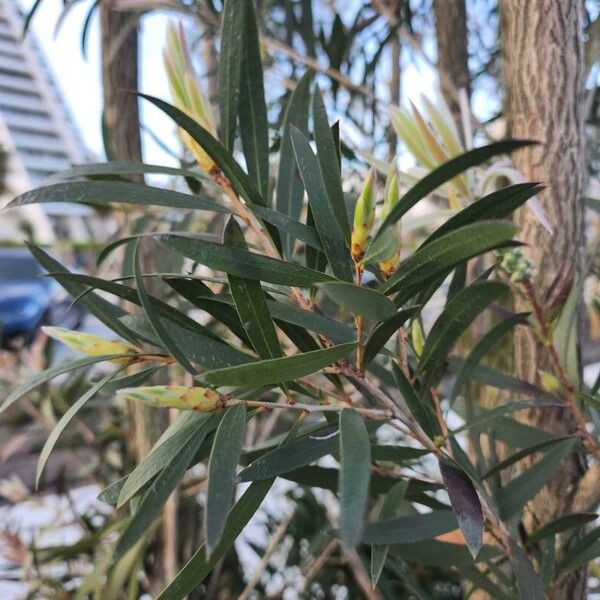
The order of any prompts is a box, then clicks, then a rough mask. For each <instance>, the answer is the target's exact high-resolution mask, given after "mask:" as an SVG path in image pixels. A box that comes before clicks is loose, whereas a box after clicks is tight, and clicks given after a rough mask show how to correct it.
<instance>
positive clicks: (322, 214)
mask: <svg viewBox="0 0 600 600" xmlns="http://www.w3.org/2000/svg"><path fill="white" fill-rule="evenodd" d="M291 139H292V146H293V148H294V154H295V155H296V162H297V163H298V169H299V170H300V175H301V176H302V180H303V181H304V187H305V188H306V193H307V195H308V201H309V204H310V209H311V211H312V214H313V218H314V222H315V227H316V229H317V232H318V234H319V238H320V240H321V244H322V245H323V251H324V252H325V255H326V256H327V261H328V262H329V266H330V267H331V270H332V271H333V274H334V275H335V276H336V277H337V278H338V279H341V280H343V281H352V276H353V272H352V265H351V262H350V251H349V248H348V240H347V239H345V238H344V233H343V231H342V229H341V227H340V225H339V223H338V221H337V217H336V215H335V213H334V211H333V208H332V206H331V204H330V200H329V196H328V194H327V190H326V188H325V182H324V181H323V175H322V173H321V169H320V166H319V162H318V160H317V157H316V156H315V155H314V153H313V151H312V149H311V147H310V144H309V142H308V140H307V139H306V136H305V135H304V134H303V133H302V132H301V131H300V130H299V129H297V128H296V127H294V126H292V127H291Z"/></svg>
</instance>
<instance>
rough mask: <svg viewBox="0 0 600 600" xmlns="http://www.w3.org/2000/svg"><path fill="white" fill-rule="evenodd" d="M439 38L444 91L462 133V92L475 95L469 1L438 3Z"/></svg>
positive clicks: (438, 0) (437, 27)
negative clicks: (471, 66) (473, 88)
mask: <svg viewBox="0 0 600 600" xmlns="http://www.w3.org/2000/svg"><path fill="white" fill-rule="evenodd" d="M433 6H434V12H435V34H436V38H437V68H438V73H439V78H440V87H441V90H442V94H443V95H444V98H445V99H446V101H447V102H448V105H449V107H450V110H451V111H452V116H453V117H454V120H455V122H456V124H457V126H458V130H459V131H462V129H463V128H462V124H461V112H460V104H459V101H458V91H459V90H461V89H464V90H465V91H466V92H467V97H469V96H470V95H471V74H470V73H469V45H468V31H467V7H466V3H465V0H435V2H434V4H433Z"/></svg>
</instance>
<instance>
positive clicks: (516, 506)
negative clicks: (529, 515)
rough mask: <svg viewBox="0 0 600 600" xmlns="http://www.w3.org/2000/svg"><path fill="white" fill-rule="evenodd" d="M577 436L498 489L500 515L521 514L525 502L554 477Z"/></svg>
mask: <svg viewBox="0 0 600 600" xmlns="http://www.w3.org/2000/svg"><path fill="white" fill-rule="evenodd" d="M575 441H576V440H575V438H572V437H571V438H567V439H564V440H562V441H561V442H560V443H558V444H557V445H556V446H555V447H554V448H553V449H552V450H550V451H549V452H547V453H546V455H545V456H544V457H543V458H541V459H540V460H538V461H537V462H536V463H535V464H534V465H533V466H532V467H530V468H529V469H527V470H526V471H523V472H522V473H521V474H520V475H518V476H517V477H515V478H514V479H513V480H512V481H510V482H509V483H508V484H506V485H505V486H503V487H502V488H500V489H499V490H498V494H497V497H496V500H497V503H498V509H499V511H500V516H501V517H502V518H503V519H510V518H511V517H514V516H515V515H517V514H519V512H520V511H521V509H522V508H523V506H525V503H526V502H527V501H528V500H529V499H530V498H533V496H535V495H536V494H537V493H538V492H539V491H540V490H541V489H542V487H544V485H545V484H546V482H547V481H548V480H549V479H550V477H552V475H553V473H554V472H555V471H556V469H557V468H558V466H559V465H560V463H561V462H562V461H563V460H564V459H565V458H566V457H567V456H568V455H569V454H570V453H571V452H572V451H573V446H574V444H575Z"/></svg>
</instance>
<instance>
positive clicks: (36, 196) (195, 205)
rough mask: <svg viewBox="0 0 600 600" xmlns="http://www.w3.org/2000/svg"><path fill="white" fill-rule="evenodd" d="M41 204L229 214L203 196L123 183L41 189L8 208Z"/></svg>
mask: <svg viewBox="0 0 600 600" xmlns="http://www.w3.org/2000/svg"><path fill="white" fill-rule="evenodd" d="M43 202H69V203H77V202H81V203H83V204H94V205H96V206H108V205H112V204H140V205H144V206H166V207H168V208H183V209H187V210H207V211H212V212H217V213H227V212H230V210H229V209H228V208H226V207H225V206H222V205H220V204H218V203H217V202H215V201H214V200H212V199H210V198H208V197H206V196H195V195H191V194H183V193H181V192H175V191H173V190H163V189H160V188H156V187H151V186H147V185H141V184H139V183H129V182H126V181H70V182H67V183H57V184H54V185H47V186H42V187H39V188H36V189H34V190H30V191H29V192H25V193H24V194H21V195H20V196H17V197H16V198H15V199H14V200H12V201H11V202H10V203H9V204H8V205H7V208H11V207H15V206H24V205H26V204H40V203H43Z"/></svg>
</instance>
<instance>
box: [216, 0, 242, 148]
mask: <svg viewBox="0 0 600 600" xmlns="http://www.w3.org/2000/svg"><path fill="white" fill-rule="evenodd" d="M245 12H246V11H245V10H243V8H242V9H240V6H239V4H238V3H237V2H236V0H225V2H224V3H223V11H222V14H221V51H220V57H219V116H220V118H221V139H222V140H223V146H225V148H226V149H227V150H228V151H229V152H233V142H234V141H235V129H236V123H237V116H238V100H239V97H240V70H241V64H242V56H243V54H242V52H243V51H244V49H245V48H244V37H245V36H244V30H245V27H246V23H245V22H244V13H245Z"/></svg>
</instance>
